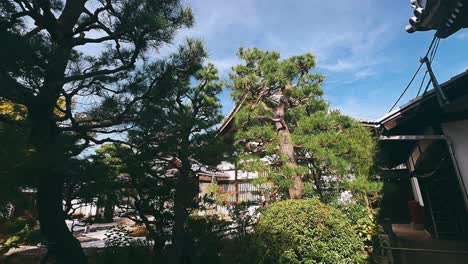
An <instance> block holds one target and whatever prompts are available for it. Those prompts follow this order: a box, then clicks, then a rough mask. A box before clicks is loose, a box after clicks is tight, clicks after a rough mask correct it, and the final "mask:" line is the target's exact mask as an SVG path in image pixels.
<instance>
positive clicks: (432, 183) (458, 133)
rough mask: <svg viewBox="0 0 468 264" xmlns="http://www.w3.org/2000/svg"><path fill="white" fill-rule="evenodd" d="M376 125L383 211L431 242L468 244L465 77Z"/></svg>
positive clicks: (467, 95)
mask: <svg viewBox="0 0 468 264" xmlns="http://www.w3.org/2000/svg"><path fill="white" fill-rule="evenodd" d="M440 90H441V91H442V92H443V93H444V95H445V97H446V100H447V102H446V103H445V104H441V103H440V102H439V100H438V94H437V93H438V91H437V90H436V89H434V90H430V91H428V92H426V93H424V94H423V95H421V96H419V97H417V98H415V99H413V100H411V101H410V102H408V103H407V104H405V105H403V106H401V107H400V108H398V109H396V110H394V111H392V112H391V113H389V114H387V115H385V116H383V117H382V118H380V119H378V120H374V121H371V122H370V121H363V123H364V124H366V125H368V126H371V127H373V128H374V129H375V130H376V132H377V134H378V135H379V139H380V147H381V164H380V165H381V166H382V167H383V172H382V178H383V180H384V181H386V188H384V198H383V199H384V206H383V211H382V214H383V216H384V217H387V218H390V219H391V220H392V221H393V222H401V221H403V222H404V221H411V222H412V223H413V224H416V226H418V225H420V226H421V227H424V228H425V229H426V230H428V231H429V232H431V234H433V236H434V237H436V238H439V237H444V238H463V239H466V238H468V71H467V72H464V73H461V74H459V75H457V76H455V77H453V78H452V79H450V80H449V81H447V82H445V83H443V84H441V85H440Z"/></svg>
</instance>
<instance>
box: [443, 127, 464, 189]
mask: <svg viewBox="0 0 468 264" xmlns="http://www.w3.org/2000/svg"><path fill="white" fill-rule="evenodd" d="M442 128H443V130H444V134H445V135H446V136H448V137H449V138H450V140H451V141H452V148H453V152H454V153H455V157H456V159H457V162H458V167H459V169H460V174H461V177H462V179H463V183H464V185H465V190H468V120H462V121H456V122H449V123H444V124H442Z"/></svg>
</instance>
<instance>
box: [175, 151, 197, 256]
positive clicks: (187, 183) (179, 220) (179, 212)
mask: <svg viewBox="0 0 468 264" xmlns="http://www.w3.org/2000/svg"><path fill="white" fill-rule="evenodd" d="M192 174H193V173H191V164H190V162H189V160H188V159H185V158H183V159H182V168H181V170H180V174H179V175H178V177H177V184H176V191H175V197H174V227H173V230H172V236H173V242H174V246H175V255H176V261H177V262H176V263H183V264H187V263H192V261H191V255H192V254H191V248H192V239H191V237H190V234H189V233H188V230H187V222H188V218H189V214H190V209H192V208H193V207H194V206H195V204H194V203H195V202H196V198H197V195H198V191H199V186H198V178H196V177H193V175H192Z"/></svg>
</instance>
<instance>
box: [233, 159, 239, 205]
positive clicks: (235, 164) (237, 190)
mask: <svg viewBox="0 0 468 264" xmlns="http://www.w3.org/2000/svg"><path fill="white" fill-rule="evenodd" d="M234 190H235V192H236V203H238V202H239V182H238V181H237V160H235V161H234Z"/></svg>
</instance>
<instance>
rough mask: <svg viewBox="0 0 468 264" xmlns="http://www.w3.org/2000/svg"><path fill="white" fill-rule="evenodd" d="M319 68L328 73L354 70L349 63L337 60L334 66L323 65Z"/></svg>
mask: <svg viewBox="0 0 468 264" xmlns="http://www.w3.org/2000/svg"><path fill="white" fill-rule="evenodd" d="M319 67H320V68H323V69H325V70H329V71H345V70H350V69H353V68H354V67H353V64H352V63H351V62H348V61H343V60H341V59H338V60H337V62H336V63H334V64H323V65H320V66H319Z"/></svg>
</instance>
